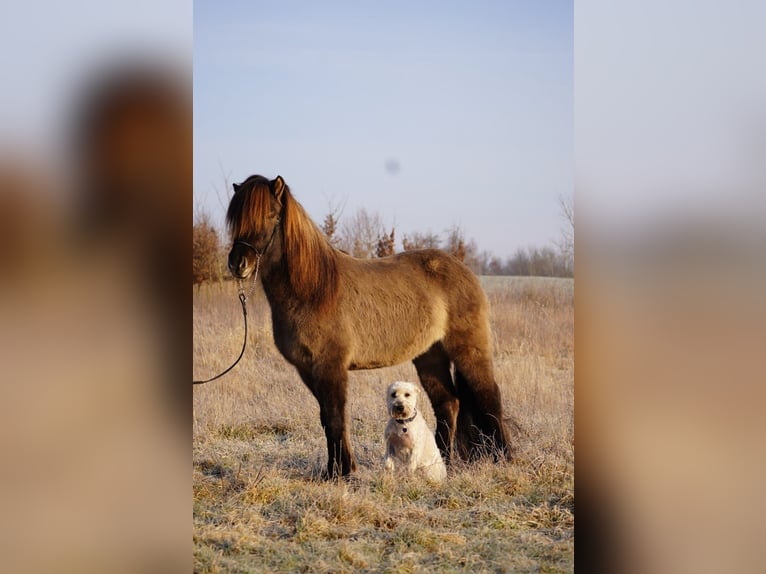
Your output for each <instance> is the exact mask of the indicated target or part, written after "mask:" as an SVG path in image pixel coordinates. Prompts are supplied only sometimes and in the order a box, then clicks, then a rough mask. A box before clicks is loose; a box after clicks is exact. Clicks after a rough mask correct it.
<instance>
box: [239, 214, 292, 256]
mask: <svg viewBox="0 0 766 574" xmlns="http://www.w3.org/2000/svg"><path fill="white" fill-rule="evenodd" d="M279 221H280V220H279V218H277V222H276V223H275V224H274V229H273V230H272V231H271V237H269V240H268V241H267V242H266V245H264V246H263V249H257V248H256V247H255V245H253V244H252V243H250V242H249V241H245V240H243V239H237V240H236V241H234V243H232V247H234V246H235V245H243V246H245V247H248V248H250V249H251V250H252V251H253V253H255V256H256V257H257V258H258V259H259V260H260V258H261V257H263V256H264V255H265V254H266V250H267V249H268V248H269V247H270V246H271V242H272V241H274V236H275V235H276V234H277V228H278V227H279Z"/></svg>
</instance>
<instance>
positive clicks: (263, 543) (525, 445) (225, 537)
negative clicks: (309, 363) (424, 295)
mask: <svg viewBox="0 0 766 574" xmlns="http://www.w3.org/2000/svg"><path fill="white" fill-rule="evenodd" d="M482 281H483V284H484V287H485V290H486V291H487V294H488V297H489V299H490V304H491V307H492V313H491V321H492V328H493V333H494V339H495V341H494V343H495V353H494V366H495V372H496V376H497V379H498V382H499V384H500V385H501V389H502V396H503V400H504V410H505V412H506V413H508V415H509V423H511V425H512V426H513V427H514V428H516V429H517V432H516V437H515V447H516V456H515V459H514V462H513V463H502V464H493V463H491V462H480V463H478V464H471V465H468V464H462V463H459V464H456V465H453V466H452V467H451V468H450V470H449V475H448V477H447V480H446V481H445V482H444V484H443V485H442V486H441V487H432V486H429V485H428V483H427V482H426V481H425V480H422V479H419V478H418V477H412V478H407V479H398V478H395V477H392V476H389V475H386V474H385V473H383V472H382V470H383V469H382V462H381V460H382V456H383V450H384V441H383V429H384V428H385V425H386V421H387V414H386V411H385V397H384V392H385V389H386V387H387V385H388V384H389V383H390V382H391V381H394V380H413V381H416V380H417V375H416V373H415V369H414V367H413V366H412V365H411V364H409V363H408V364H403V365H399V366H396V367H389V368H387V369H378V370H372V371H358V372H353V373H351V374H350V377H349V405H348V406H349V419H350V421H351V435H352V440H353V444H354V447H355V452H356V456H357V461H358V463H359V464H358V470H357V472H356V473H355V475H354V477H353V478H352V479H351V480H350V481H348V482H341V483H339V484H333V483H327V482H324V481H321V480H320V479H319V477H320V474H321V472H322V470H323V467H324V462H325V458H326V452H325V444H324V437H323V436H322V431H321V427H320V424H319V416H318V412H319V408H318V405H317V403H316V401H315V400H314V398H313V397H312V395H311V393H310V392H309V391H308V390H307V389H306V388H305V386H304V385H303V383H302V382H301V380H300V379H299V377H298V376H297V375H296V374H295V372H294V370H293V369H292V368H291V367H290V366H289V365H288V364H287V363H286V362H285V361H284V359H283V358H282V357H281V356H280V354H279V352H278V351H277V349H276V348H275V346H274V343H273V339H272V335H271V319H270V313H269V308H268V305H267V304H266V301H265V297H263V295H262V293H260V291H258V292H257V293H256V295H255V296H254V297H253V298H252V299H251V302H250V308H249V311H250V312H249V317H250V325H251V331H250V332H251V334H250V340H249V346H248V350H247V353H246V354H245V357H244V359H243V360H242V363H241V364H240V365H239V366H238V367H237V368H236V369H235V370H234V371H233V372H232V373H231V374H230V375H228V376H227V377H226V378H224V379H223V380H221V381H220V382H216V383H211V384H210V385H206V386H204V387H200V388H195V390H194V478H193V496H194V553H195V566H194V568H195V571H196V572H299V571H303V572H389V571H398V572H425V571H434V572H437V571H438V572H464V571H466V570H470V571H472V572H484V571H491V572H540V571H544V572H568V571H571V570H572V567H573V522H574V489H573V465H574V437H573V400H574V399H573V397H574V387H573V340H574V339H573V319H574V304H573V282H572V281H571V280H560V279H532V278H501V277H489V278H483V279H482ZM241 328H242V327H241V314H240V310H239V305H238V303H237V300H236V288H235V286H234V285H233V284H226V283H221V284H214V285H206V286H203V288H202V289H201V290H200V291H199V292H198V293H196V294H195V300H194V372H195V375H205V374H208V373H211V372H214V371H216V370H220V368H222V367H225V366H226V364H227V362H228V361H230V360H231V358H232V357H234V356H236V354H237V353H238V351H239V346H240V343H241V339H240V337H241V334H242V331H241ZM421 410H422V412H424V413H425V415H426V417H427V419H428V422H429V425H430V426H431V428H434V417H433V412H432V410H431V408H430V405H428V404H427V402H426V404H422V405H421Z"/></svg>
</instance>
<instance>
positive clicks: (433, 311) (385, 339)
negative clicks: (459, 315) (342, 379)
mask: <svg viewBox="0 0 766 574" xmlns="http://www.w3.org/2000/svg"><path fill="white" fill-rule="evenodd" d="M376 319H377V320H376V321H370V322H367V324H361V323H360V324H358V325H357V326H356V329H354V345H353V346H352V349H353V352H352V357H351V364H350V366H349V369H351V370H356V369H377V368H379V367H387V366H390V365H397V364H399V363H403V362H405V361H410V360H412V359H414V358H415V357H418V356H420V355H422V354H423V353H425V352H426V351H427V350H428V349H429V348H431V346H432V345H433V344H434V343H435V342H437V341H440V340H441V339H443V338H444V335H445V334H446V332H447V306H446V304H445V303H444V301H443V300H441V299H435V300H433V301H432V302H431V304H430V305H429V307H427V308H426V309H423V308H422V307H421V308H420V309H419V312H416V311H413V312H412V313H406V314H400V315H399V316H394V317H393V320H392V318H391V317H390V316H383V315H380V316H379V317H376Z"/></svg>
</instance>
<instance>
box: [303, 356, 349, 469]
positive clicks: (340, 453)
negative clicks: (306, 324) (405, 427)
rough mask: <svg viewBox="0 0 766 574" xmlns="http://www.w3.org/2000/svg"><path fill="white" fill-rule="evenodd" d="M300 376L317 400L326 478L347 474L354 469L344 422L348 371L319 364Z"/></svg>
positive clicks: (346, 426) (346, 427)
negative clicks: (307, 373)
mask: <svg viewBox="0 0 766 574" xmlns="http://www.w3.org/2000/svg"><path fill="white" fill-rule="evenodd" d="M301 376H302V378H303V380H304V382H306V384H307V385H308V386H309V388H310V389H311V391H312V392H313V393H314V396H315V397H316V399H317V401H318V402H319V418H320V420H321V423H322V428H324V434H325V438H326V439H327V478H336V477H338V476H347V475H349V474H351V473H352V472H354V471H355V470H356V460H355V459H354V455H353V454H352V453H351V440H350V439H349V433H348V425H347V424H346V393H347V386H348V372H347V371H346V370H345V368H343V367H342V366H332V367H329V368H328V366H321V367H315V368H314V369H313V370H312V373H311V374H310V375H304V374H301Z"/></svg>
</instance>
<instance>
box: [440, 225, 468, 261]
mask: <svg viewBox="0 0 766 574" xmlns="http://www.w3.org/2000/svg"><path fill="white" fill-rule="evenodd" d="M446 235H447V239H446V241H445V242H444V243H445V245H444V250H445V251H446V252H447V253H449V254H450V255H453V256H454V257H457V258H458V259H460V261H465V256H466V244H465V234H464V233H463V230H462V229H461V228H460V226H459V225H453V226H452V227H450V228H449V229H447V231H446Z"/></svg>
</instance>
